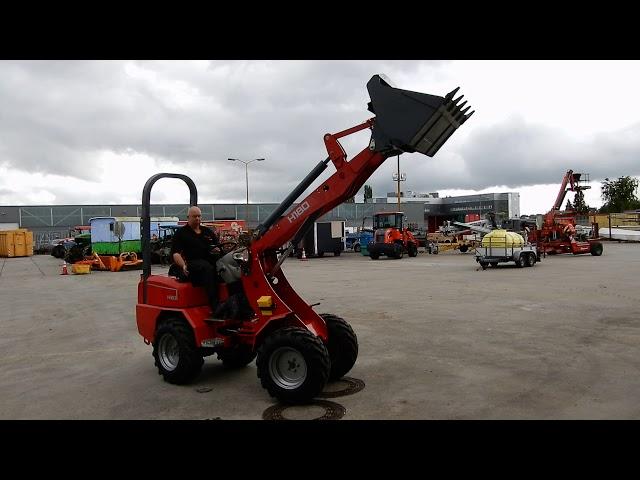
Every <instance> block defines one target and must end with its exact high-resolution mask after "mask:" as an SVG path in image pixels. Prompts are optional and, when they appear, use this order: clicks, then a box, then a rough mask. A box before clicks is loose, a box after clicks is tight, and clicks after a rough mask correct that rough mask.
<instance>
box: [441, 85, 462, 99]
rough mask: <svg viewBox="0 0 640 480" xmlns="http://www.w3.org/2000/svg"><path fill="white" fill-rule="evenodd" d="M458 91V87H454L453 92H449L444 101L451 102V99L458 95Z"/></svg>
mask: <svg viewBox="0 0 640 480" xmlns="http://www.w3.org/2000/svg"><path fill="white" fill-rule="evenodd" d="M458 90H460V87H456V88H455V89H454V90H451V91H450V92H449V93H447V96H446V97H444V98H445V99H446V100H451V99H452V98H453V96H454V95H455V94H456V93H458Z"/></svg>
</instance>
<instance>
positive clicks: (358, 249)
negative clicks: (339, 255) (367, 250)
mask: <svg viewBox="0 0 640 480" xmlns="http://www.w3.org/2000/svg"><path fill="white" fill-rule="evenodd" d="M353 251H354V252H359V251H360V244H359V243H356V244H355V245H354V246H353Z"/></svg>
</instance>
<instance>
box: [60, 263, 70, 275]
mask: <svg viewBox="0 0 640 480" xmlns="http://www.w3.org/2000/svg"><path fill="white" fill-rule="evenodd" d="M60 275H69V272H68V271H67V262H62V272H60Z"/></svg>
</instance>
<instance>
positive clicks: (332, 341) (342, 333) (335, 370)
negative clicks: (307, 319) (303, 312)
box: [320, 313, 358, 380]
mask: <svg viewBox="0 0 640 480" xmlns="http://www.w3.org/2000/svg"><path fill="white" fill-rule="evenodd" d="M320 316H321V317H322V318H323V319H324V321H325V322H326V324H327V329H328V330H329V342H328V343H327V350H328V351H329V359H330V360H331V372H330V373H329V380H338V379H339V378H342V377H343V376H345V375H346V374H347V372H349V370H351V368H352V367H353V365H354V364H355V363H356V359H357V358H358V338H357V337H356V334H355V332H354V331H353V328H351V326H350V325H349V324H348V323H347V322H346V321H345V320H344V318H342V317H338V316H337V315H332V314H330V313H321V314H320Z"/></svg>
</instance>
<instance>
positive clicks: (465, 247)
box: [458, 245, 469, 253]
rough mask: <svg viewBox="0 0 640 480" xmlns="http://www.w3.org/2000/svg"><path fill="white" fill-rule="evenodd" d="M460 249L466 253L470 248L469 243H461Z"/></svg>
mask: <svg viewBox="0 0 640 480" xmlns="http://www.w3.org/2000/svg"><path fill="white" fill-rule="evenodd" d="M458 250H460V252H461V253H466V252H467V250H469V245H460V247H459V248H458Z"/></svg>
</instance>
